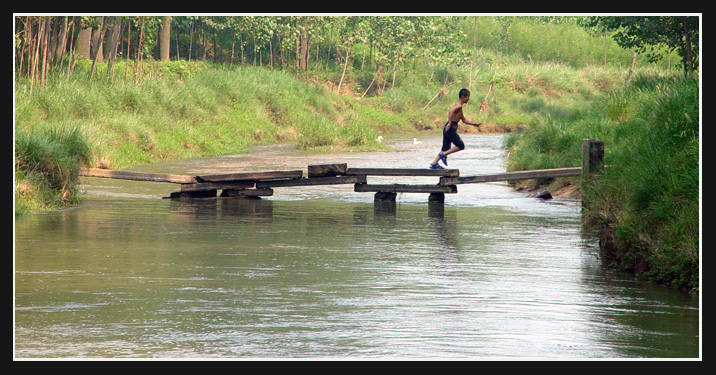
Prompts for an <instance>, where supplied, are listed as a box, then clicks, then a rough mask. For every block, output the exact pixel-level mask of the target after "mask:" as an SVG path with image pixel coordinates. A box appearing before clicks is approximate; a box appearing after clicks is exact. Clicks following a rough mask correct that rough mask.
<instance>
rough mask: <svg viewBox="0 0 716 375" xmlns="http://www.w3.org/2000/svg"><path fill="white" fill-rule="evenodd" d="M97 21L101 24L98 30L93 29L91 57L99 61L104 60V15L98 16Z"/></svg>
mask: <svg viewBox="0 0 716 375" xmlns="http://www.w3.org/2000/svg"><path fill="white" fill-rule="evenodd" d="M97 22H98V23H99V24H100V27H99V29H98V30H92V49H91V50H90V58H91V59H92V60H93V62H94V61H96V62H98V63H101V62H102V61H104V60H103V57H104V56H103V55H104V54H103V53H102V37H103V36H104V17H103V16H101V17H97Z"/></svg>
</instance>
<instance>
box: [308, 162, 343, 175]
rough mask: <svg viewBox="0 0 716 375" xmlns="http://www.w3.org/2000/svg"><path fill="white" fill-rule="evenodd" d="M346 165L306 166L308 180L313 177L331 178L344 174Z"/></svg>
mask: <svg viewBox="0 0 716 375" xmlns="http://www.w3.org/2000/svg"><path fill="white" fill-rule="evenodd" d="M347 168H348V164H346V163H336V164H309V165H308V178H315V177H333V176H339V175H344V174H346V169H347Z"/></svg>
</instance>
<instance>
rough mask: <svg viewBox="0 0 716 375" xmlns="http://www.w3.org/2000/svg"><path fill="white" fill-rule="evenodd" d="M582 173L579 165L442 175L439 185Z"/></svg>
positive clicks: (567, 175) (566, 175)
mask: <svg viewBox="0 0 716 375" xmlns="http://www.w3.org/2000/svg"><path fill="white" fill-rule="evenodd" d="M581 174H582V168H581V167H575V168H554V169H536V170H532V171H515V172H505V173H496V174H484V175H477V176H463V177H454V178H448V177H444V178H441V179H440V183H439V184H440V185H455V184H474V183H481V182H496V181H517V180H529V179H534V178H555V177H571V176H580V175H581Z"/></svg>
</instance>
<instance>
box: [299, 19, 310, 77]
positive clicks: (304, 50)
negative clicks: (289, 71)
mask: <svg viewBox="0 0 716 375" xmlns="http://www.w3.org/2000/svg"><path fill="white" fill-rule="evenodd" d="M300 43H301V50H300V51H301V58H300V59H299V65H298V69H299V70H300V71H302V72H305V71H306V70H308V30H306V29H303V30H301V37H300Z"/></svg>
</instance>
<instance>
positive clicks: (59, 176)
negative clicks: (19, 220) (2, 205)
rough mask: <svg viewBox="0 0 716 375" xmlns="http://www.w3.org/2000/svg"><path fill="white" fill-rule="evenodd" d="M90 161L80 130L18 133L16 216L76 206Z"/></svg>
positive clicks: (16, 140) (16, 149)
mask: <svg viewBox="0 0 716 375" xmlns="http://www.w3.org/2000/svg"><path fill="white" fill-rule="evenodd" d="M90 158H91V152H90V147H89V145H88V144H87V142H86V141H85V136H84V135H83V134H82V133H81V131H80V130H79V129H78V128H67V127H53V128H46V129H42V130H36V131H25V130H23V129H16V132H15V212H16V214H21V213H27V212H32V211H37V210H40V209H48V208H54V207H60V206H63V205H66V204H71V203H75V202H76V201H77V193H78V192H77V184H76V181H77V179H78V175H79V170H80V168H81V166H82V165H86V164H88V163H89V161H90Z"/></svg>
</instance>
